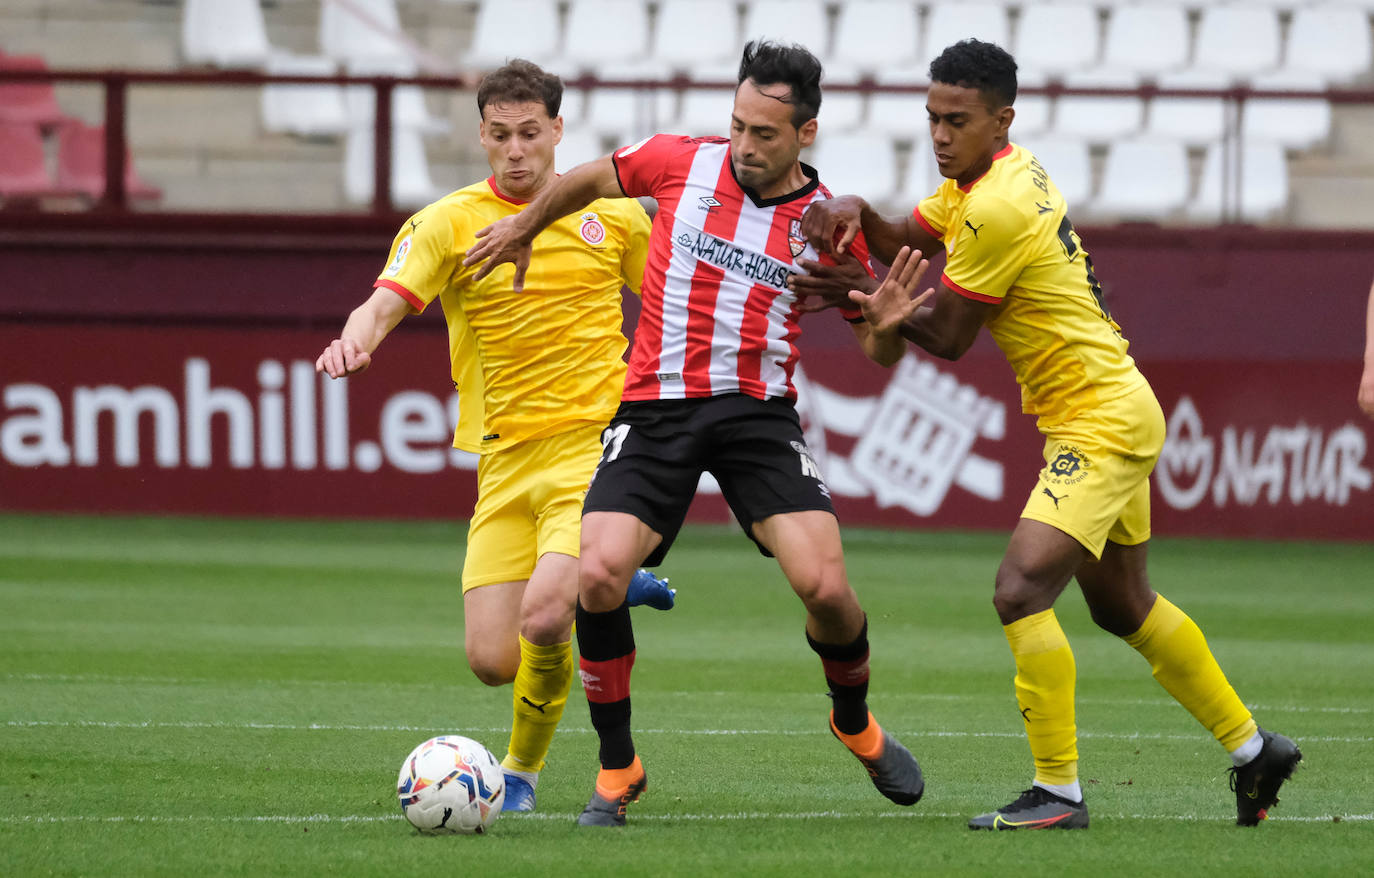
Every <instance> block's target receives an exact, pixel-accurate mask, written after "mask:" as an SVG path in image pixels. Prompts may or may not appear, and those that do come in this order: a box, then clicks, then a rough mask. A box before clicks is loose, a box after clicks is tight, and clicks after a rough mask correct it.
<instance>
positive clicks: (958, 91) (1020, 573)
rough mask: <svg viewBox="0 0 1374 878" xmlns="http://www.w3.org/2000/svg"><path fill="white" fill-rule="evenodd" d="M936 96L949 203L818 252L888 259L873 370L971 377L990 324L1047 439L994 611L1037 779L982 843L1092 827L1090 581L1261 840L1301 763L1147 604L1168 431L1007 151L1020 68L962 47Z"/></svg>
mask: <svg viewBox="0 0 1374 878" xmlns="http://www.w3.org/2000/svg"><path fill="white" fill-rule="evenodd" d="M930 78H931V86H930V90H929V92H928V94H927V97H926V110H927V114H928V121H929V123H930V133H931V138H932V141H933V144H934V150H935V158H936V160H937V162H938V163H939V167H940V173H941V175H942V176H944V177H946V178H947V179H946V180H945V181H944V182H943V183H942V184H941V185H940V187H939V189H937V190H936V192H935V194H934V195H931V196H930V197H929V198H926V199H925V200H923V201H921V203H920V204H919V205H918V207H917V208H916V210H915V211H914V212H913V214H912V215H911V216H909V217H905V218H899V219H895V220H888V219H884V218H883V217H881V216H879V215H878V214H876V213H875V212H874V211H873V210H872V209H871V208H870V207H869V205H868V204H867V203H866V202H864V201H863V200H862V199H859V198H856V197H853V196H847V197H843V198H838V199H835V200H833V201H828V202H818V203H817V204H815V205H813V206H812V207H811V211H810V213H809V214H808V215H807V216H806V218H805V220H804V223H805V225H804V231H805V232H806V233H807V235H808V237H809V238H810V240H811V242H812V243H813V244H815V245H816V247H817V248H818V249H822V248H823V247H824V245H828V244H829V243H830V242H831V241H832V240H837V244H836V247H835V250H836V251H840V252H842V250H843V248H844V246H845V245H846V244H847V242H848V241H849V240H851V239H852V238H853V236H854V234H855V233H856V232H858V231H860V230H862V231H863V234H864V236H865V237H866V238H867V240H868V244H869V247H870V248H871V250H872V252H873V253H874V254H875V255H877V256H878V257H879V258H880V259H883V260H884V261H886V262H889V263H890V264H891V265H892V270H891V272H890V273H889V274H888V276H887V278H886V279H884V281H883V282H882V284H880V285H878V284H869V285H867V286H866V289H860V290H855V291H853V292H851V293H850V299H851V300H852V301H853V302H857V303H859V304H860V305H861V307H862V309H863V311H864V316H865V318H866V321H867V323H868V333H867V334H866V336H864V337H862V338H861V343H862V344H863V346H864V350H865V352H866V353H867V354H868V355H869V356H870V357H871V358H872V359H874V360H876V361H877V362H880V363H883V364H885V365H891V364H892V363H894V362H896V361H897V360H898V359H900V358H901V357H902V356H903V354H904V352H905V349H906V343H907V342H908V341H911V342H914V343H915V344H917V345H918V346H920V347H921V348H924V349H925V350H927V351H929V352H930V353H932V354H935V355H936V356H940V357H944V358H946V359H951V360H953V359H958V358H959V357H960V356H961V355H962V354H963V353H964V352H965V351H967V350H968V348H969V346H970V345H971V344H972V343H973V340H974V338H975V337H976V336H977V334H978V331H979V330H980V329H981V328H982V327H983V326H986V327H987V328H988V331H989V332H991V333H992V337H993V340H994V341H996V342H997V344H998V346H999V347H1000V348H1001V349H1002V351H1003V352H1004V353H1005V354H1006V356H1007V359H1008V361H1009V362H1010V363H1011V366H1012V369H1013V370H1014V371H1015V373H1016V379H1017V381H1018V382H1019V383H1020V384H1021V389H1022V400H1023V408H1024V410H1025V411H1026V412H1027V413H1029V414H1033V415H1035V416H1036V418H1037V426H1038V427H1039V429H1040V432H1041V433H1042V434H1043V435H1044V437H1045V445H1044V457H1045V466H1044V469H1042V470H1041V471H1040V475H1039V478H1038V481H1037V482H1036V484H1035V485H1034V487H1032V488H1031V491H1030V497H1029V499H1028V500H1027V501H1026V505H1025V508H1024V510H1023V511H1022V513H1021V519H1020V521H1019V522H1018V523H1017V525H1016V528H1015V530H1013V532H1012V536H1011V541H1010V544H1009V545H1008V547H1007V550H1006V554H1005V556H1004V557H1003V560H1002V564H1001V567H1000V569H999V570H998V571H997V578H996V585H995V591H994V596H993V605H994V606H995V608H996V610H997V614H998V616H999V617H1000V618H1001V621H1002V625H1003V627H1004V630H1005V633H1006V637H1007V641H1008V643H1009V644H1010V646H1011V652H1012V657H1013V659H1014V661H1015V665H1016V678H1015V688H1016V698H1017V704H1018V707H1019V708H1020V711H1021V716H1022V719H1023V720H1024V721H1025V727H1026V735H1027V737H1028V738H1029V739H1030V748H1031V755H1032V756H1033V757H1034V762H1035V778H1034V782H1033V784H1032V786H1031V788H1030V789H1029V790H1027V791H1026V792H1024V793H1022V794H1021V796H1020V797H1019V798H1018V799H1017V800H1016V801H1014V802H1012V803H1011V804H1009V805H1006V806H1004V807H1001V808H998V809H997V810H995V811H991V812H989V813H986V814H982V815H979V816H977V817H975V818H973V819H972V820H971V821H970V822H969V826H970V827H971V828H974V829H1022V828H1050V827H1058V828H1086V827H1087V825H1088V811H1087V807H1086V805H1085V803H1084V801H1083V792H1082V789H1081V788H1080V786H1079V781H1078V748H1077V732H1076V727H1075V724H1074V678H1075V669H1074V659H1073V653H1072V652H1070V650H1069V643H1068V640H1067V639H1066V638H1065V636H1064V632H1063V630H1062V629H1061V628H1060V626H1059V623H1058V621H1056V619H1055V615H1054V610H1053V605H1054V602H1055V599H1056V598H1058V597H1059V595H1060V593H1061V592H1062V591H1063V590H1064V588H1065V587H1066V586H1067V585H1068V583H1069V580H1070V579H1077V580H1078V585H1079V588H1080V589H1081V590H1082V593H1083V597H1084V599H1085V600H1086V601H1087V603H1088V607H1089V609H1090V610H1091V612H1092V618H1093V621H1094V622H1096V623H1097V624H1098V625H1099V626H1101V627H1102V628H1103V629H1105V630H1107V631H1109V632H1111V633H1112V634H1115V635H1117V636H1119V637H1121V638H1122V639H1123V640H1125V641H1126V642H1127V643H1128V644H1130V645H1131V646H1132V647H1134V648H1135V649H1136V650H1138V651H1139V652H1140V654H1141V655H1142V656H1144V657H1145V659H1146V661H1148V662H1149V663H1150V667H1151V669H1152V670H1153V672H1154V677H1155V679H1156V680H1158V681H1159V682H1160V684H1161V685H1163V686H1164V688H1165V689H1166V690H1167V691H1168V692H1169V694H1170V695H1172V696H1173V697H1174V698H1175V699H1177V700H1178V701H1179V702H1180V703H1181V704H1182V705H1183V706H1184V707H1186V708H1187V709H1188V710H1189V711H1190V712H1191V713H1192V714H1193V716H1194V717H1196V718H1197V719H1198V721H1199V722H1201V723H1202V724H1203V725H1204V726H1206V727H1207V729H1208V730H1210V731H1211V733H1212V734H1213V735H1214V736H1215V737H1216V739H1217V741H1218V742H1220V743H1221V744H1222V746H1223V747H1225V748H1226V750H1227V751H1228V752H1229V753H1230V755H1231V759H1232V762H1233V766H1234V767H1233V769H1232V772H1233V774H1232V784H1233V787H1234V789H1235V792H1236V805H1237V823H1240V824H1241V825H1255V824H1256V823H1258V822H1259V820H1261V819H1263V818H1264V817H1265V816H1266V811H1267V809H1268V808H1270V807H1272V806H1273V805H1274V803H1276V802H1277V801H1278V790H1279V787H1280V785H1281V784H1282V783H1283V781H1284V780H1286V779H1287V778H1288V777H1289V776H1290V775H1291V773H1292V771H1293V768H1294V766H1295V765H1296V764H1297V763H1298V761H1299V760H1300V759H1301V758H1302V754H1301V753H1300V752H1299V751H1298V748H1297V746H1296V745H1295V744H1294V743H1293V741H1291V740H1289V739H1288V738H1286V737H1284V736H1283V735H1278V734H1274V733H1272V732H1268V731H1265V730H1262V729H1260V728H1259V727H1258V726H1257V725H1256V724H1255V720H1254V719H1253V718H1252V716H1251V714H1250V711H1249V710H1247V709H1246V707H1245V705H1244V704H1243V703H1242V702H1241V700H1240V698H1239V697H1237V695H1236V693H1235V691H1234V690H1233V689H1232V687H1231V685H1230V683H1228V682H1227V680H1226V677H1225V676H1224V675H1223V674H1222V671H1221V668H1220V667H1218V665H1217V662H1216V659H1215V658H1213V656H1212V653H1211V651H1210V649H1209V648H1208V646H1207V642H1206V640H1205V639H1204V638H1203V636H1202V632H1201V631H1200V630H1199V629H1198V627H1197V625H1196V624H1194V622H1193V621H1192V620H1191V619H1190V618H1188V616H1187V615H1185V614H1184V613H1183V611H1182V610H1180V609H1178V608H1177V607H1176V606H1174V605H1173V604H1171V603H1170V602H1169V601H1167V600H1165V599H1164V598H1163V597H1161V596H1160V595H1158V594H1157V593H1156V592H1155V591H1154V590H1153V589H1152V588H1151V587H1150V583H1149V580H1148V578H1147V576H1146V565H1145V555H1146V546H1147V545H1148V540H1149V538H1150V509H1149V502H1150V489H1149V475H1150V471H1151V469H1153V467H1154V464H1155V460H1156V459H1157V458H1158V456H1159V453H1160V449H1161V448H1162V446H1163V444H1164V435H1165V433H1164V415H1163V413H1162V412H1161V410H1160V407H1159V403H1158V402H1157V401H1156V400H1155V396H1154V393H1153V392H1152V391H1151V389H1150V385H1149V384H1148V383H1147V382H1146V380H1145V378H1144V376H1143V375H1141V373H1140V371H1139V370H1137V369H1136V366H1135V363H1134V361H1133V360H1132V358H1131V357H1130V356H1129V355H1128V354H1127V353H1126V341H1125V339H1123V338H1122V335H1121V330H1120V327H1118V326H1117V324H1116V323H1115V322H1114V321H1113V320H1112V318H1111V316H1110V315H1109V314H1108V313H1107V309H1106V307H1105V306H1104V304H1103V301H1102V293H1101V288H1100V287H1099V286H1098V283H1097V279H1096V277H1095V276H1094V274H1093V264H1092V260H1091V259H1090V258H1089V257H1088V254H1087V252H1086V251H1085V250H1084V249H1083V245H1082V242H1081V241H1080V240H1079V238H1078V235H1077V234H1076V233H1075V232H1074V228H1073V224H1072V223H1070V221H1069V218H1068V215H1067V213H1066V208H1065V205H1064V199H1063V198H1062V197H1061V196H1060V194H1059V190H1058V189H1056V188H1055V186H1054V183H1053V181H1052V180H1051V179H1050V177H1049V175H1048V174H1047V173H1046V171H1045V168H1043V167H1042V166H1041V165H1040V163H1039V162H1038V161H1036V159H1035V156H1033V155H1031V153H1030V152H1028V151H1027V150H1026V149H1024V148H1022V147H1020V146H1017V145H1016V144H1014V143H1012V142H1010V140H1009V139H1008V129H1009V128H1010V126H1011V123H1012V119H1013V117H1014V116H1015V112H1014V110H1013V109H1012V102H1013V101H1014V100H1015V98H1016V62H1015V61H1014V60H1013V59H1012V58H1011V56H1010V55H1008V54H1007V53H1006V52H1005V51H1003V50H1002V49H1000V48H998V47H997V46H995V45H992V44H991V43H984V42H980V41H977V40H965V41H963V42H960V43H957V44H955V45H953V46H951V47H949V48H947V49H946V50H945V51H944V52H943V53H942V54H941V55H940V56H939V57H938V58H936V59H935V61H934V62H932V63H931V65H930ZM837 232H838V233H839V237H838V239H835V238H834V237H833V236H834V235H835V234H836V233H837ZM941 246H943V247H944V249H945V252H946V254H947V262H946V267H945V272H944V275H943V276H942V277H941V279H940V283H939V284H938V285H937V286H936V287H935V289H934V291H933V295H932V296H931V298H930V301H932V302H933V304H929V305H921V304H920V302H921V300H920V299H913V298H912V294H913V293H914V292H915V290H916V286H917V284H918V282H919V275H918V273H917V271H916V269H917V267H918V266H919V265H921V264H923V263H924V260H921V259H920V253H930V252H933V251H934V250H935V249H936V248H938V247H941ZM917 251H920V253H918V252H917ZM809 269H810V267H809ZM810 270H812V271H813V273H814V272H818V271H822V270H823V269H822V267H820V266H816V267H814V269H810ZM875 285H876V287H877V288H876V289H873V287H874V286H875ZM861 286H863V285H862V284H861ZM927 293H931V291H929V290H928V291H927Z"/></svg>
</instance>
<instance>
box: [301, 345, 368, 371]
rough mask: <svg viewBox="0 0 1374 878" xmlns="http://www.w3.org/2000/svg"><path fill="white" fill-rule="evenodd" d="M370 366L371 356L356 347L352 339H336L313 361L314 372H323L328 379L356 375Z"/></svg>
mask: <svg viewBox="0 0 1374 878" xmlns="http://www.w3.org/2000/svg"><path fill="white" fill-rule="evenodd" d="M370 365H372V355H371V354H369V353H368V352H367V351H365V350H363V349H362V348H360V347H358V345H357V344H356V343H354V341H353V340H352V339H347V338H336V339H334V340H333V341H331V342H330V343H329V347H327V348H325V349H324V353H322V354H320V356H319V359H317V360H315V371H316V372H324V373H325V374H326V375H328V376H329V377H330V378H342V377H344V376H345V375H356V374H357V373H359V372H361V371H363V370H364V369H366V368H367V367H368V366H370Z"/></svg>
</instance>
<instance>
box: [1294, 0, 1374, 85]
mask: <svg viewBox="0 0 1374 878" xmlns="http://www.w3.org/2000/svg"><path fill="white" fill-rule="evenodd" d="M1370 65H1371V48H1370V38H1369V12H1368V11H1366V10H1363V9H1359V8H1357V7H1354V6H1351V5H1349V4H1345V3H1324V4H1322V5H1320V6H1312V7H1306V8H1302V9H1298V10H1296V11H1294V13H1293V20H1292V22H1291V23H1290V24H1289V26H1288V44H1287V51H1286V53H1285V54H1284V62H1283V67H1284V70H1291V71H1297V72H1302V73H1316V74H1319V75H1321V76H1322V77H1324V78H1325V79H1326V80H1327V81H1328V82H1331V83H1336V84H1345V83H1347V82H1349V81H1350V80H1351V79H1354V78H1355V77H1357V76H1360V75H1362V74H1367V73H1369V72H1370Z"/></svg>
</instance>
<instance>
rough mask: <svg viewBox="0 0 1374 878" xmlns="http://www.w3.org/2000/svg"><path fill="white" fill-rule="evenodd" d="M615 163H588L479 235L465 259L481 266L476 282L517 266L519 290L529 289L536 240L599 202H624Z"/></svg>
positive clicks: (465, 263) (468, 264)
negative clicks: (552, 225) (532, 247)
mask: <svg viewBox="0 0 1374 878" xmlns="http://www.w3.org/2000/svg"><path fill="white" fill-rule="evenodd" d="M624 197H625V193H624V192H623V191H621V188H620V179H619V177H617V176H616V173H615V163H614V162H612V161H611V157H610V156H603V157H602V158H599V159H594V160H592V161H590V162H585V163H584V164H580V165H578V166H577V167H575V168H573V169H572V170H571V171H569V172H568V173H566V174H564V175H563V176H561V177H559V178H558V179H556V180H554V181H553V182H552V183H550V184H549V185H548V187H546V188H545V189H544V191H543V192H541V193H539V197H538V198H536V199H534V201H531V202H530V203H529V206H527V207H526V208H525V209H524V210H522V211H520V212H519V213H517V214H515V215H514V216H508V217H506V218H505V219H501V220H497V221H496V222H494V223H492V224H491V225H489V226H487V227H486V228H483V229H479V230H478V231H477V235H476V237H477V243H476V244H473V245H472V247H470V248H469V249H468V251H467V254H466V255H465V256H464V258H463V266H464V267H465V268H471V267H472V266H474V265H476V266H480V268H478V269H477V273H476V274H475V275H473V280H481V279H482V278H484V277H486V276H487V275H488V274H491V271H492V269H494V268H496V266H498V265H500V264H502V263H504V262H509V263H511V264H512V265H514V266H515V285H514V286H515V289H516V290H517V291H519V290H523V289H524V288H525V269H527V268H528V267H529V264H530V245H531V244H532V243H533V241H534V238H535V236H536V235H538V234H539V233H540V232H542V231H544V229H546V228H548V226H549V224H550V223H552V222H553V221H554V220H556V219H558V218H559V217H563V216H567V215H568V214H570V213H574V212H576V211H579V210H581V209H582V208H584V207H586V206H587V205H589V204H591V203H592V202H593V201H595V200H596V199H598V198H624Z"/></svg>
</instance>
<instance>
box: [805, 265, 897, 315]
mask: <svg viewBox="0 0 1374 878" xmlns="http://www.w3.org/2000/svg"><path fill="white" fill-rule="evenodd" d="M797 265H799V266H801V267H802V268H803V269H804V270H805V271H806V273H805V274H794V275H792V276H791V277H789V278H788V279H787V288H788V289H789V290H791V291H792V292H794V293H796V294H797V299H798V304H797V309H798V310H799V311H802V312H804V313H808V314H809V313H813V312H816V311H824V310H825V309H826V308H834V307H836V306H840V307H846V308H848V307H852V303H851V301H850V298H849V291H850V290H863V291H865V292H872V291H873V290H874V289H876V288H877V286H878V282H877V281H876V280H875V279H874V278H873V276H872V275H870V274H869V273H868V268H867V267H866V266H865V265H864V264H863V263H862V262H860V261H859V260H858V259H855V258H854V256H853V254H846V255H844V256H841V257H840V258H839V259H837V260H835V262H834V263H833V264H827V263H825V262H816V261H814V260H811V259H799V260H797Z"/></svg>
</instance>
